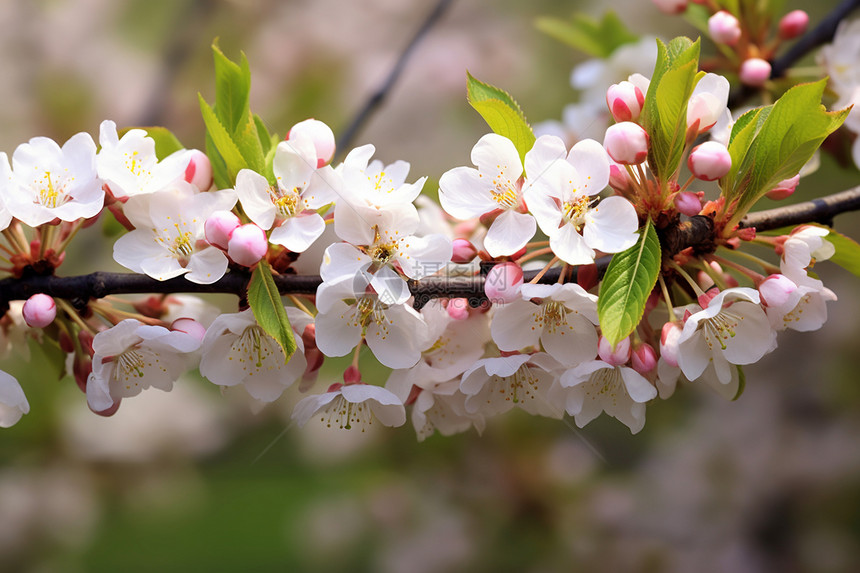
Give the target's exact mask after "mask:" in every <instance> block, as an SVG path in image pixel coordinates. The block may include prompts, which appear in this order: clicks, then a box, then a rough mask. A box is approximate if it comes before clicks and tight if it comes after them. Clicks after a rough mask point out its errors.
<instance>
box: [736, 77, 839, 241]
mask: <svg viewBox="0 0 860 573" xmlns="http://www.w3.org/2000/svg"><path fill="white" fill-rule="evenodd" d="M826 83H827V80H826V79H824V80H821V81H818V82H815V83H811V84H801V85H798V86H795V87H793V88H791V89H790V90H788V91H787V92H785V94H783V96H782V97H781V98H779V100H778V101H777V102H776V103H775V104H773V106H771V107H770V109H769V111H764V110H762V112H761V113H760V114H759V115H758V116H757V117H755V122H753V121H752V120H749V121H747V123H746V124H745V125H744V126H742V127H741V128H740V129H738V128H735V129H733V130H732V139H733V140H732V143H731V144H730V146H729V153H730V154H731V156H732V170H731V172H730V173H729V177H728V178H727V179H726V180H725V181H724V182H723V184H722V187H723V196H724V197H725V198H726V200H727V201H728V202H729V203H731V202H733V201H736V202H737V207H736V209H735V215H734V217H733V219H732V221H733V222H736V221H737V220H740V218H741V217H743V216H744V215H745V214H746V213H747V211H749V209H750V208H751V207H752V206H753V205H754V204H755V203H756V201H758V200H759V199H761V197H762V196H764V194H765V193H767V192H768V191H769V190H770V189H772V188H773V187H774V186H775V185H776V184H777V183H779V182H780V181H782V180H783V179H788V178H789V177H794V176H795V175H797V173H798V172H799V171H800V168H801V167H803V165H804V164H805V163H806V162H807V161H809V159H810V158H811V157H812V154H813V153H815V150H817V149H818V148H819V147H820V146H821V143H822V142H823V141H824V139H825V138H826V137H827V136H828V135H830V134H831V133H833V132H834V131H835V130H836V129H838V128H839V126H840V125H842V122H843V121H845V118H846V117H847V116H848V112H849V110H847V109H844V110H840V111H833V112H828V111H827V110H826V109H825V108H824V106H823V105H821V95H822V94H823V93H824V87H825V85H826ZM765 109H768V108H765ZM749 130H753V131H752V132H751V131H749ZM750 136H751V137H750ZM730 224H731V222H730Z"/></svg>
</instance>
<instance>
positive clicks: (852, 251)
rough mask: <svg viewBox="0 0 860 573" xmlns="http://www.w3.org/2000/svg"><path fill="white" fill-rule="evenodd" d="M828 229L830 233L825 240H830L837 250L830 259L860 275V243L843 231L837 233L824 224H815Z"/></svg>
mask: <svg viewBox="0 0 860 573" xmlns="http://www.w3.org/2000/svg"><path fill="white" fill-rule="evenodd" d="M815 226H816V227H821V228H823V229H827V230H828V231H830V233H829V234H828V235H827V236H826V237H824V240H825V241H830V242H831V243H833V246H834V247H836V252H835V253H834V254H833V256H832V257H830V259H829V260H830V261H832V262H834V263H836V264H837V265H839V266H840V267H842V268H843V269H845V270H846V271H848V272H850V273H853V274H855V275H857V276H858V277H860V244H858V243H857V241H855V240H854V239H852V238H851V237H846V236H845V235H843V234H842V233H837V232H836V231H834V230H833V229H831V228H830V227H825V226H824V225H815Z"/></svg>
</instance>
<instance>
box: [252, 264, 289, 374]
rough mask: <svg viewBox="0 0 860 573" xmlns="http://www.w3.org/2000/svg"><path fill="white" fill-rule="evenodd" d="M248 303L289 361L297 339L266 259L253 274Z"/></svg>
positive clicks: (258, 321)
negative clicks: (294, 336)
mask: <svg viewBox="0 0 860 573" xmlns="http://www.w3.org/2000/svg"><path fill="white" fill-rule="evenodd" d="M248 304H249V305H251V309H252V310H253V311H254V318H256V319H257V323H258V324H259V325H260V326H261V327H262V328H263V330H265V331H266V332H267V333H268V334H269V336H271V337H272V338H274V339H275V340H276V341H277V342H278V344H279V345H280V346H281V349H283V351H284V356H285V357H286V361H287V362H288V361H289V360H290V357H291V356H292V355H293V352H295V351H296V341H295V339H294V338H293V329H292V327H291V326H290V319H289V318H287V311H286V310H284V303H283V302H281V294H280V293H279V292H278V287H277V286H275V281H274V279H272V267H270V266H269V263H267V262H266V261H260V263H259V264H258V265H257V268H256V269H254V272H253V273H252V274H251V282H250V283H248Z"/></svg>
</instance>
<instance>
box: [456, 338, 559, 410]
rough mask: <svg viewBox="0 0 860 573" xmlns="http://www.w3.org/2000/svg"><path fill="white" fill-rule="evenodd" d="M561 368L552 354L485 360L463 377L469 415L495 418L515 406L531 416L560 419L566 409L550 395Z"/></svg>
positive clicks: (462, 381)
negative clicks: (556, 372) (550, 397)
mask: <svg viewBox="0 0 860 573" xmlns="http://www.w3.org/2000/svg"><path fill="white" fill-rule="evenodd" d="M560 368H561V365H560V364H559V363H558V362H557V361H556V360H554V359H553V358H552V357H550V355H549V354H545V353H537V354H531V355H529V354H513V355H508V356H499V357H497V358H484V359H482V360H479V361H478V362H476V363H475V365H474V366H473V367H472V368H470V369H469V370H466V372H464V373H463V378H462V380H461V382H460V390H461V391H462V392H463V393H464V394H466V396H467V398H466V411H467V412H468V413H470V414H475V413H480V414H483V415H487V416H493V415H496V414H501V413H503V412H507V411H508V410H510V409H511V408H513V407H514V406H517V407H519V408H522V409H523V410H525V411H526V412H528V413H529V414H535V415H539V416H547V417H550V418H561V417H562V416H563V415H564V411H563V408H562V407H560V406H559V405H558V404H557V403H555V402H553V401H551V400H550V399H549V396H548V393H549V390H550V388H551V387H552V385H553V383H554V382H555V380H556V375H555V371H557V370H559V369H560Z"/></svg>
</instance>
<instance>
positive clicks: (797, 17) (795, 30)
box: [779, 10, 809, 40]
mask: <svg viewBox="0 0 860 573" xmlns="http://www.w3.org/2000/svg"><path fill="white" fill-rule="evenodd" d="M807 26H809V14H807V13H806V12H804V11H803V10H792V11H791V12H789V13H788V14H786V15H785V16H783V17H782V20H780V21H779V37H780V38H782V39H783V40H791V39H793V38H797V37H798V36H800V35H802V34H803V33H804V32H806V28H807Z"/></svg>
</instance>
